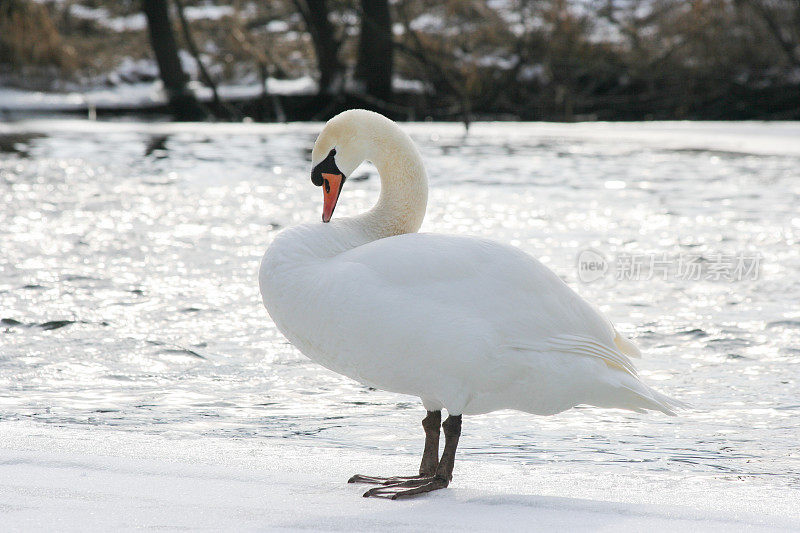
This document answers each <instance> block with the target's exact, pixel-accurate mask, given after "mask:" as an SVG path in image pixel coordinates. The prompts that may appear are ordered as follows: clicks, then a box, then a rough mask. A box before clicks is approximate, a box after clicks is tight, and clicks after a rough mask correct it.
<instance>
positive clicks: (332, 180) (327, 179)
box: [322, 172, 342, 222]
mask: <svg viewBox="0 0 800 533" xmlns="http://www.w3.org/2000/svg"><path fill="white" fill-rule="evenodd" d="M322 179H323V182H322V194H323V196H324V200H325V201H324V202H323V204H322V221H323V222H330V221H331V217H332V216H333V210H334V209H336V202H337V201H338V200H339V193H340V192H342V175H341V174H325V173H324V172H323V173H322Z"/></svg>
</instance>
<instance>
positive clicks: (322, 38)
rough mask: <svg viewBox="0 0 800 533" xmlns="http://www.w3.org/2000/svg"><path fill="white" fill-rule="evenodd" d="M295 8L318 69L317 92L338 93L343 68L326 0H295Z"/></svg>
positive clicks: (340, 88)
mask: <svg viewBox="0 0 800 533" xmlns="http://www.w3.org/2000/svg"><path fill="white" fill-rule="evenodd" d="M294 3H295V5H296V6H297V10H298V11H300V15H302V17H303V21H304V22H305V24H306V28H307V29H308V33H309V34H311V41H312V42H313V43H314V53H315V54H316V56H317V69H318V70H319V92H320V94H322V93H339V92H341V90H342V85H343V83H344V76H343V70H344V69H343V68H342V64H341V62H339V45H340V43H339V42H338V41H337V39H336V36H335V35H334V33H333V25H332V24H331V22H330V20H329V19H328V5H327V2H326V0H295V2H294Z"/></svg>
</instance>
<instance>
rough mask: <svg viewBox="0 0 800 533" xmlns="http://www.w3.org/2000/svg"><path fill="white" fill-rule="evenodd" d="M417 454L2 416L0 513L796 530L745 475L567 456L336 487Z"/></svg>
mask: <svg viewBox="0 0 800 533" xmlns="http://www.w3.org/2000/svg"><path fill="white" fill-rule="evenodd" d="M415 461H416V457H414V458H411V457H410V456H409V455H408V454H397V453H395V452H393V451H392V450H391V449H390V448H389V447H388V446H387V449H386V450H376V451H375V452H374V453H371V454H364V453H363V452H362V453H356V452H353V451H348V450H340V449H332V448H309V447H307V446H301V445H293V443H292V442H291V441H289V440H282V441H280V442H276V441H271V440H264V439H250V440H248V439H220V438H207V439H188V438H181V437H179V436H176V437H175V438H166V437H163V436H154V435H147V434H141V433H134V432H127V431H115V430H108V429H103V428H99V427H91V426H87V427H86V428H85V429H76V428H59V427H53V426H45V425H38V424H35V423H29V422H2V423H0V501H2V502H3V504H2V505H0V523H3V524H4V527H5V528H8V529H10V530H16V529H20V530H22V529H24V530H29V529H41V530H54V529H56V530H59V531H103V530H128V529H143V528H145V529H175V528H187V529H192V530H194V529H199V528H204V529H213V530H216V529H236V530H254V529H260V530H264V529H270V530H273V529H284V528H285V529H292V530H295V529H312V530H315V531H317V530H319V531H376V530H393V531H397V530H402V531H428V530H430V529H431V528H433V527H435V528H436V530H437V531H465V530H473V531H475V530H477V531H487V530H496V529H497V528H498V527H502V528H503V529H505V530H508V531H536V530H553V529H558V530H570V531H588V530H591V531H597V530H604V529H608V530H612V529H613V530H614V531H642V530H645V529H648V530H651V531H666V530H671V531H677V530H691V531H720V532H722V531H725V532H728V531H742V530H748V531H788V530H792V529H796V528H800V503H799V502H798V501H797V499H796V498H795V499H794V503H792V499H791V494H788V493H787V495H783V496H784V497H783V498H781V497H778V498H769V497H768V495H763V494H761V493H759V491H758V487H757V486H753V485H744V484H743V485H742V486H741V487H740V488H738V489H737V490H735V491H733V492H728V494H726V496H725V498H721V497H720V496H721V494H719V493H717V492H716V489H719V487H716V486H714V483H713V481H712V480H698V479H685V480H674V479H673V480H664V482H663V483H659V484H655V485H653V484H651V483H649V482H647V481H646V480H641V479H637V477H636V476H635V475H629V473H628V474H626V473H619V472H608V473H607V475H601V472H599V471H598V472H596V473H595V476H593V477H592V479H591V482H590V483H588V482H587V480H586V479H579V476H586V475H587V473H586V472H585V471H584V472H582V473H581V474H576V473H575V472H571V471H570V470H569V466H568V465H553V466H552V467H546V468H542V467H532V466H529V465H518V466H514V467H510V466H506V465H498V464H490V463H483V462H478V461H459V462H458V463H457V466H456V473H455V474H456V479H455V481H454V483H453V484H452V485H451V487H450V488H449V489H447V490H444V491H440V492H437V493H434V494H430V495H426V496H422V497H420V498H416V499H413V500H405V501H396V502H392V501H387V500H375V499H365V498H362V497H361V494H362V492H363V491H364V490H365V489H366V488H368V487H365V486H363V485H349V484H347V483H346V480H347V478H348V477H349V476H350V475H351V474H353V473H356V472H363V473H381V472H387V473H403V472H408V471H411V470H413V464H411V463H413V462H415ZM565 469H566V470H565ZM600 470H602V468H600ZM728 486H730V485H728ZM772 496H781V495H774V494H773V495H772ZM760 500H761V501H760ZM754 502H756V503H754Z"/></svg>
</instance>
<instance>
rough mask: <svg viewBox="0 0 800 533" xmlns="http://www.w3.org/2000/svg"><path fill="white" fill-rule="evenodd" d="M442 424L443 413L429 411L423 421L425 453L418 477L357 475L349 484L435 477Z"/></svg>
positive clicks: (393, 481) (378, 483)
mask: <svg viewBox="0 0 800 533" xmlns="http://www.w3.org/2000/svg"><path fill="white" fill-rule="evenodd" d="M441 424H442V412H441V411H428V414H427V416H426V417H425V418H424V419H423V420H422V427H423V429H424V430H425V451H423V452H422V462H421V463H420V465H419V475H418V476H393V477H377V476H362V475H360V474H356V475H355V476H353V477H351V478H350V479H349V480H348V481H347V482H348V483H375V484H376V485H387V484H394V483H400V482H403V481H408V480H412V479H422V478H429V477H431V476H433V475H434V474H435V473H436V467H437V466H439V426H441Z"/></svg>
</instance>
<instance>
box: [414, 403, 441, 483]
mask: <svg viewBox="0 0 800 533" xmlns="http://www.w3.org/2000/svg"><path fill="white" fill-rule="evenodd" d="M441 425H442V412H441V411H428V416H426V417H425V418H424V419H423V420H422V427H423V429H424V430H425V451H423V452H422V462H421V463H420V465H419V475H420V476H432V475H433V474H435V473H436V467H438V466H439V433H440V431H439V426H441Z"/></svg>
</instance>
